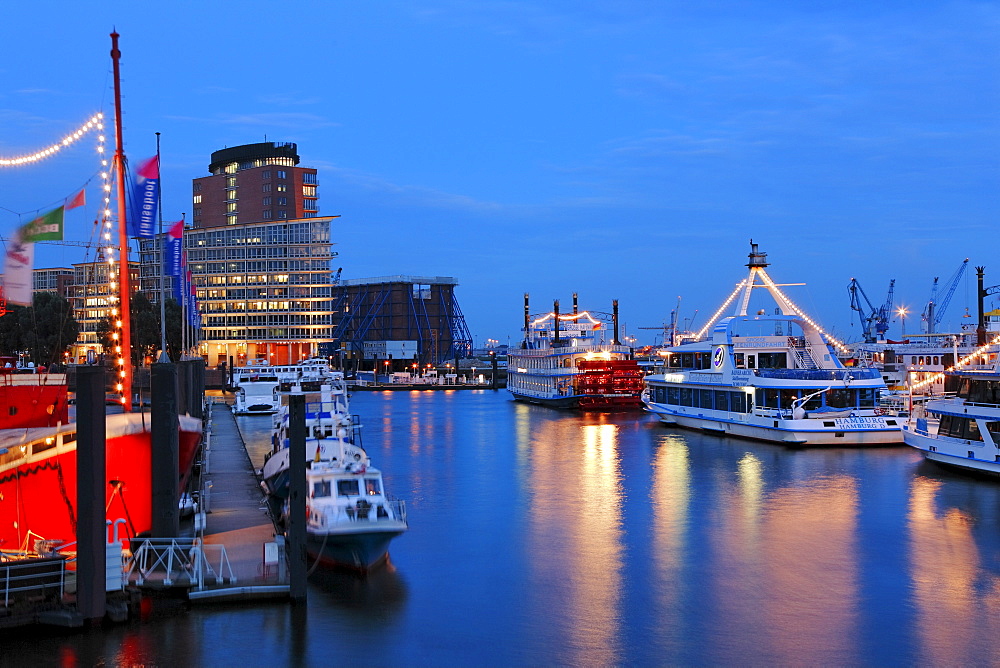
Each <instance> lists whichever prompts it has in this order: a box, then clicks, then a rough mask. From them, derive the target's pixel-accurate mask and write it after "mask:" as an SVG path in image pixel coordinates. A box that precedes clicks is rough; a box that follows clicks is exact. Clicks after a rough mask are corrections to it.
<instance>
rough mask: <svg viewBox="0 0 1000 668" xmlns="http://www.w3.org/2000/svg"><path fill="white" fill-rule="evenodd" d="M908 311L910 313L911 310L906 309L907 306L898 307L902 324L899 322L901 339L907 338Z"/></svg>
mask: <svg viewBox="0 0 1000 668" xmlns="http://www.w3.org/2000/svg"><path fill="white" fill-rule="evenodd" d="M907 313H909V311H907V310H906V307H905V306H900V307H899V308H898V309H896V314H897V315H899V320H900V324H899V337H900V338H901V339H905V338H906V314H907Z"/></svg>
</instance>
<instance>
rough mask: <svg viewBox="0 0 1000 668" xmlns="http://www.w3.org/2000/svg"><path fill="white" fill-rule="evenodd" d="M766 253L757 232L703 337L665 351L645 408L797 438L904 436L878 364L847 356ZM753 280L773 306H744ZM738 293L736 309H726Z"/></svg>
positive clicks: (893, 439)
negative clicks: (849, 361)
mask: <svg viewBox="0 0 1000 668" xmlns="http://www.w3.org/2000/svg"><path fill="white" fill-rule="evenodd" d="M766 258H767V254H766V253H761V252H758V249H757V244H754V243H752V242H751V253H750V262H749V264H748V265H747V266H748V267H749V268H750V273H749V276H748V277H747V278H746V279H745V280H744V281H742V282H740V284H739V285H738V286H737V288H736V290H735V291H734V292H733V293H732V294H731V295H730V297H729V299H728V300H727V302H726V303H725V304H724V305H723V308H720V309H719V310H718V311H717V312H716V316H715V317H714V318H713V320H711V321H709V323H707V324H706V325H705V327H703V329H702V332H701V337H700V339H699V340H697V341H695V342H692V343H686V344H682V345H679V346H674V347H671V348H668V349H666V350H664V351H663V352H662V354H663V356H664V357H665V369H664V373H662V374H654V375H651V376H647V377H646V391H645V393H644V402H645V405H646V409H647V410H648V411H650V412H652V413H654V414H656V415H657V416H658V417H659V419H660V421H661V422H664V423H666V424H671V425H677V426H680V427H687V428H692V429H701V430H705V431H710V432H715V433H718V434H724V435H731V436H740V437H745V438H754V439H759V440H765V441H773V442H777V443H783V444H787V445H794V446H816V445H825V446H859V445H880V444H889V443H898V442H900V441H901V440H902V431H901V425H902V419H899V418H896V417H893V416H889V415H885V414H884V413H885V411H884V409H883V408H882V407H880V405H879V399H880V395H881V393H882V392H884V391H886V385H885V383H884V382H883V380H882V377H881V375H880V374H879V371H878V370H877V369H875V368H866V367H846V366H844V365H843V364H842V363H841V361H840V360H839V359H838V356H837V354H836V351H835V349H834V344H835V342H834V339H833V338H832V337H831V336H829V335H828V334H826V333H825V332H824V331H823V330H822V329H821V328H820V327H819V326H818V325H817V324H816V323H815V322H814V321H813V320H812V319H810V318H809V317H808V316H806V315H805V314H804V313H802V312H801V311H800V310H799V309H798V307H796V306H795V305H794V304H793V303H792V302H791V301H790V300H789V299H788V298H787V297H786V296H785V295H784V293H783V292H782V291H781V290H780V289H779V287H778V286H777V285H776V284H775V283H774V282H773V281H772V280H771V278H770V276H768V275H767V272H765V271H764V268H765V267H766V266H768V263H767V262H766ZM758 280H759V281H760V283H758ZM755 289H757V290H758V292H759V290H760V289H764V290H766V292H767V293H768V294H769V295H770V297H771V299H772V300H773V302H774V304H776V305H777V309H776V310H775V312H776V315H773V316H772V315H765V314H766V313H767V312H768V311H769V309H763V308H762V309H759V310H757V311H755V314H754V315H750V314H749V313H748V307H749V305H750V302H751V296H752V293H753V292H754V291H755ZM737 300H738V301H737ZM734 301H736V302H737V307H736V312H735V314H734V315H732V316H728V317H721V314H722V312H723V311H724V309H725V307H727V306H728V305H729V304H731V303H733V302H734ZM772 306H773V305H772Z"/></svg>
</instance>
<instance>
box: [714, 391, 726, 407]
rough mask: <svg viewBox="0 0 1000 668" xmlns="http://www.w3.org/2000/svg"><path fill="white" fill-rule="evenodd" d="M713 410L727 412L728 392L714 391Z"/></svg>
mask: <svg viewBox="0 0 1000 668" xmlns="http://www.w3.org/2000/svg"><path fill="white" fill-rule="evenodd" d="M715 410H717V411H728V410H729V392H721V391H718V390H716V392H715Z"/></svg>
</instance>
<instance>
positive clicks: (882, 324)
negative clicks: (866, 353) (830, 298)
mask: <svg viewBox="0 0 1000 668" xmlns="http://www.w3.org/2000/svg"><path fill="white" fill-rule="evenodd" d="M895 289H896V279H895V278H894V279H892V280H890V281H889V294H888V295H887V296H886V298H885V303H884V304H882V305H881V306H878V307H875V306H872V303H871V301H870V300H869V299H868V295H866V294H865V291H864V288H862V287H861V284H860V283H858V279H856V278H852V279H851V282H850V284H849V285H848V286H847V291H848V292H850V293H851V309H853V310H855V311H857V312H858V313H859V314H860V315H861V329H862V332H863V333H864V337H865V343H875V342H876V341H878V340H879V339H884V338H885V333H886V332H888V331H889V316H890V315H891V314H892V296H893V292H894V291H895Z"/></svg>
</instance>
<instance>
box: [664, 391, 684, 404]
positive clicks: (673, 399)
mask: <svg viewBox="0 0 1000 668" xmlns="http://www.w3.org/2000/svg"><path fill="white" fill-rule="evenodd" d="M667 403H668V404H672V405H674V406H679V405H680V403H681V388H679V387H668V388H667Z"/></svg>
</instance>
